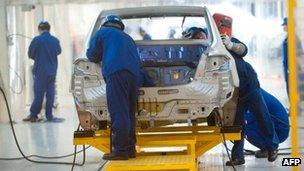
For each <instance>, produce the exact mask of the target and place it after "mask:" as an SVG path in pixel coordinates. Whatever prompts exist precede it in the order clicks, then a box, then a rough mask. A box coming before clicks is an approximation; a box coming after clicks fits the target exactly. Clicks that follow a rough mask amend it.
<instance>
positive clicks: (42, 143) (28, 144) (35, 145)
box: [0, 96, 304, 171]
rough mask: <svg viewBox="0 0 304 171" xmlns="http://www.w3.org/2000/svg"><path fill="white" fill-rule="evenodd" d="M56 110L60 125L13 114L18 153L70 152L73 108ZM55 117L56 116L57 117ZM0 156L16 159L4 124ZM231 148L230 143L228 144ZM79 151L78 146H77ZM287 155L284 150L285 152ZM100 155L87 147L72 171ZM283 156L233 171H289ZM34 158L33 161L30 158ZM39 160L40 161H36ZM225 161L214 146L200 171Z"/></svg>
mask: <svg viewBox="0 0 304 171" xmlns="http://www.w3.org/2000/svg"><path fill="white" fill-rule="evenodd" d="M61 99H62V101H61V102H59V103H60V105H59V108H58V109H57V110H56V111H55V113H57V114H59V116H61V117H64V118H66V121H65V122H64V123H24V122H22V121H20V120H21V119H22V117H25V116H26V115H25V114H24V113H26V111H24V113H23V114H19V115H14V118H15V121H16V122H17V123H16V124H15V128H16V133H17V136H18V140H19V143H20V145H21V147H22V150H23V151H24V153H25V154H26V155H29V154H37V155H45V156H58V155H65V154H70V153H73V150H74V146H73V145H72V137H73V131H74V130H75V129H76V128H77V125H78V119H77V118H76V117H77V116H76V114H75V109H74V108H73V107H72V105H71V104H70V103H65V102H69V101H71V99H70V97H67V96H66V97H65V98H61ZM57 116H58V115H57ZM298 121H299V123H304V122H303V121H304V117H300V118H299V120H298ZM299 135H300V136H299V139H300V138H301V137H303V135H304V131H303V130H299ZM303 143H304V140H301V142H300V146H303ZM0 144H1V146H0V157H19V156H20V154H19V152H18V151H17V148H16V145H15V142H14V140H13V136H12V133H11V129H10V126H9V124H8V123H1V124H0ZM228 146H229V147H231V144H230V143H228ZM284 147H290V141H289V140H287V141H286V142H284V143H283V144H281V145H280V148H284ZM246 148H248V149H252V150H255V148H254V147H253V146H251V145H250V144H248V143H247V144H246ZM78 149H79V150H80V149H81V147H78ZM285 152H287V151H285ZM101 156H102V153H100V152H99V151H97V150H95V149H93V148H89V149H88V150H87V152H86V164H85V165H84V166H82V167H77V166H76V167H75V169H74V170H76V171H77V170H79V171H80V170H85V171H87V170H94V171H96V170H98V168H99V167H100V165H101V164H102V163H103V162H104V161H102V160H101ZM283 157H287V156H280V157H279V158H278V159H277V160H276V161H275V162H274V163H269V162H268V161H267V160H265V159H256V158H255V157H254V156H246V165H244V166H238V167H236V168H237V170H246V171H247V170H249V171H258V170H268V171H272V170H273V171H279V170H290V168H289V167H282V166H281V164H282V158H283ZM33 159H36V158H33ZM39 160H41V159H39ZM52 161H65V162H72V161H73V158H72V157H69V158H65V159H62V160H52ZM81 161H82V154H78V157H77V162H78V163H80V162H81ZM226 161H227V155H226V152H225V149H224V147H223V145H218V146H217V147H215V148H213V149H212V150H211V151H209V152H208V153H206V154H205V155H203V156H202V157H201V158H200V162H201V164H200V170H208V171H209V170H210V171H211V170H215V171H217V170H219V171H220V170H233V169H232V168H229V167H223V163H225V162H226ZM0 166H1V167H0V170H1V171H6V170H7V171H14V170H16V171H19V170H23V171H31V170H44V171H48V170H49V171H53V170H56V171H61V170H70V169H71V166H68V165H50V164H35V163H31V162H28V161H26V160H17V161H1V160H0Z"/></svg>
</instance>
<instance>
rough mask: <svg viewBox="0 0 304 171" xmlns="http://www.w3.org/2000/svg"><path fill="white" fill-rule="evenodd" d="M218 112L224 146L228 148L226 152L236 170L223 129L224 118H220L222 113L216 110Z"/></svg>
mask: <svg viewBox="0 0 304 171" xmlns="http://www.w3.org/2000/svg"><path fill="white" fill-rule="evenodd" d="M216 113H217V115H216V116H217V117H218V120H220V122H219V123H220V127H221V133H222V136H223V145H224V147H225V149H226V153H227V156H228V159H229V161H230V162H231V166H232V168H233V170H234V171H236V168H235V167H234V165H233V162H232V158H231V156H230V154H229V148H228V146H227V143H226V137H225V133H224V132H223V130H222V128H223V126H224V124H223V120H221V119H220V118H221V116H220V113H219V112H216ZM224 164H225V163H223V165H224Z"/></svg>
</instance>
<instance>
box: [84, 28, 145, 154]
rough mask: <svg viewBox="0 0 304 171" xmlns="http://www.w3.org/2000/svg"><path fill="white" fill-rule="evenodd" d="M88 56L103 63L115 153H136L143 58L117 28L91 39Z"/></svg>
mask: <svg viewBox="0 0 304 171" xmlns="http://www.w3.org/2000/svg"><path fill="white" fill-rule="evenodd" d="M86 55H87V57H88V59H89V60H90V61H91V62H95V63H99V62H101V63H102V64H101V65H102V75H103V77H104V80H105V82H106V94H107V104H108V110H109V113H110V117H111V122H112V132H113V135H112V139H113V141H112V143H113V147H114V153H116V154H128V153H133V152H135V143H136V137H135V107H136V101H137V91H138V85H137V83H138V82H139V81H138V78H139V73H140V58H139V55H138V52H137V46H136V44H135V42H134V40H133V39H132V38H131V37H130V36H129V35H128V34H126V33H124V32H123V31H121V30H119V29H117V28H114V27H101V29H100V30H98V31H97V32H96V33H95V35H94V36H93V37H92V39H91V40H90V44H89V48H88V49H87V52H86Z"/></svg>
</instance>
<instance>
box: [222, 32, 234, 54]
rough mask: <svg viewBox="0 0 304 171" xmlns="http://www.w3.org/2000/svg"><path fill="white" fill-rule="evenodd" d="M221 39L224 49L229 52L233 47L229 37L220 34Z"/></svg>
mask: <svg viewBox="0 0 304 171" xmlns="http://www.w3.org/2000/svg"><path fill="white" fill-rule="evenodd" d="M221 38H222V41H223V44H224V45H225V46H226V48H227V49H228V50H231V49H232V47H233V42H231V40H230V37H229V36H227V35H226V34H222V35H221Z"/></svg>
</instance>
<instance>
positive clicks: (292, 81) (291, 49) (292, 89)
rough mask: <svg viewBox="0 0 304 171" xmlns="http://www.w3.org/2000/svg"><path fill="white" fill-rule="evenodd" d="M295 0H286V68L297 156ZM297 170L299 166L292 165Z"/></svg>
mask: <svg viewBox="0 0 304 171" xmlns="http://www.w3.org/2000/svg"><path fill="white" fill-rule="evenodd" d="M295 7H296V2H295V0H289V1H288V68H289V80H288V81H289V85H290V86H289V95H290V97H289V99H290V118H291V156H292V157H299V150H298V130H297V125H298V123H297V110H298V102H299V95H298V86H297V79H298V75H297V63H296V61H297V60H296V47H297V46H296V45H295V44H296V41H295V20H294V11H295ZM293 170H299V167H293Z"/></svg>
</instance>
